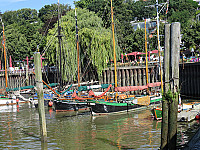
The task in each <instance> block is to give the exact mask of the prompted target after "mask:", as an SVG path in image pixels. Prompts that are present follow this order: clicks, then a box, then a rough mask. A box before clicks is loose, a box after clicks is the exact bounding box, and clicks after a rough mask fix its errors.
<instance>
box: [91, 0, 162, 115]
mask: <svg viewBox="0 0 200 150" xmlns="http://www.w3.org/2000/svg"><path fill="white" fill-rule="evenodd" d="M111 19H112V35H113V52H114V71H115V92H116V93H115V95H114V99H113V98H108V97H107V98H106V99H99V100H97V101H96V102H95V103H91V104H90V105H91V113H92V115H105V114H112V113H124V112H125V113H126V112H129V111H132V110H135V109H137V108H140V107H143V106H149V105H151V104H155V103H160V101H161V99H162V97H161V96H148V95H147V96H135V95H127V94H120V95H118V92H127V91H136V90H144V89H148V87H154V86H160V83H148V80H147V85H143V86H129V87H117V71H116V53H115V38H114V21H113V7H112V0H111ZM146 56H147V53H146ZM146 67H147V59H146ZM147 74H148V72H147ZM147 79H148V77H147Z"/></svg>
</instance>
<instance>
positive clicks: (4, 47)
mask: <svg viewBox="0 0 200 150" xmlns="http://www.w3.org/2000/svg"><path fill="white" fill-rule="evenodd" d="M0 19H1V17H0ZM1 23H2V26H3V49H4V60H5V80H6V88H7V87H8V77H7V66H6V38H5V33H4V23H3V22H2V19H1Z"/></svg>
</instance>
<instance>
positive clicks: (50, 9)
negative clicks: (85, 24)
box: [38, 4, 71, 32]
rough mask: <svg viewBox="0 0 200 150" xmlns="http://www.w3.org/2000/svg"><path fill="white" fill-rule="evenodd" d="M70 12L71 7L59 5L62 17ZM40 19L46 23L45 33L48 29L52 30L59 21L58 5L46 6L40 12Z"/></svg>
mask: <svg viewBox="0 0 200 150" xmlns="http://www.w3.org/2000/svg"><path fill="white" fill-rule="evenodd" d="M69 10H71V7H70V6H69V5H67V4H60V5H59V13H60V15H61V16H63V15H65V14H66V13H67V11H69ZM38 17H39V18H40V19H41V21H42V22H43V23H44V26H43V32H45V31H46V29H52V28H53V27H54V25H55V23H56V22H57V21H58V4H51V5H45V6H44V7H42V8H41V9H40V10H39V13H38ZM47 31H48V30H47Z"/></svg>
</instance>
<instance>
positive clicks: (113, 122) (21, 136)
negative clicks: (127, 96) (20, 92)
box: [0, 104, 199, 150]
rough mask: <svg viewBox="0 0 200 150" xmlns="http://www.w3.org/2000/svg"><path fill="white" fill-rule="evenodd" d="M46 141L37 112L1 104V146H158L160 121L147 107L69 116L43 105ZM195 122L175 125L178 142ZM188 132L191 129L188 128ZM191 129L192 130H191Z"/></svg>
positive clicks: (105, 149) (185, 138)
mask: <svg viewBox="0 0 200 150" xmlns="http://www.w3.org/2000/svg"><path fill="white" fill-rule="evenodd" d="M45 113H46V114H45V115H46V123H47V136H48V137H47V143H45V144H43V143H41V140H40V125H39V113H38V109H36V108H35V107H34V106H33V105H31V104H20V105H13V106H11V105H10V106H0V116H1V117H0V139H1V140H0V149H26V150H27V149H34V150H35V149H62V150H73V149H74V150H80V149H81V150H82V149H87V150H90V149H91V150H93V149H99V150H115V149H138V150H140V149H141V150H143V149H144V150H146V149H158V148H159V146H160V137H161V121H155V120H153V119H152V117H151V113H150V110H148V109H147V110H140V111H137V112H131V113H128V114H117V115H106V116H97V117H94V116H91V115H90V113H85V114H79V115H76V116H70V115H69V114H67V113H56V112H54V111H53V110H52V109H51V108H50V109H48V108H45ZM198 126H199V123H198V122H197V121H195V122H193V123H190V124H179V125H178V143H179V144H185V142H187V141H188V140H189V138H190V136H191V135H192V134H193V133H192V132H188V131H187V129H189V128H195V127H198ZM191 131H193V130H192V129H191ZM193 132H194V131H193Z"/></svg>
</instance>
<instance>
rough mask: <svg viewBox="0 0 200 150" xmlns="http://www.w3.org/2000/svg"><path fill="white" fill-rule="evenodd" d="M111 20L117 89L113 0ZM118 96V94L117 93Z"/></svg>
mask: <svg viewBox="0 0 200 150" xmlns="http://www.w3.org/2000/svg"><path fill="white" fill-rule="evenodd" d="M111 18H112V35H113V52H114V68H115V88H116V87H117V65H116V52H115V35H114V29H115V28H114V21H113V7H112V0H111ZM116 96H117V93H116Z"/></svg>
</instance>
